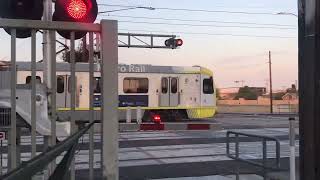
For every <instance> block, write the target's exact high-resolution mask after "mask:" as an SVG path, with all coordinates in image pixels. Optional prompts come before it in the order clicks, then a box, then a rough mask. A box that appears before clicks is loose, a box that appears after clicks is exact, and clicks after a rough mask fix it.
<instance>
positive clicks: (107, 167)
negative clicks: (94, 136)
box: [101, 20, 119, 180]
mask: <svg viewBox="0 0 320 180" xmlns="http://www.w3.org/2000/svg"><path fill="white" fill-rule="evenodd" d="M101 36H102V37H101V38H102V41H101V43H102V51H101V53H102V72H101V77H102V86H103V88H102V89H103V90H102V100H103V101H102V102H103V103H102V111H101V112H102V115H101V117H102V118H103V119H101V122H102V131H101V132H102V156H101V158H102V160H101V162H102V167H101V168H102V176H103V178H102V179H103V180H118V179H119V169H118V168H119V166H118V163H119V162H118V146H119V142H118V126H119V122H118V23H117V21H111V20H108V21H107V20H102V21H101Z"/></svg>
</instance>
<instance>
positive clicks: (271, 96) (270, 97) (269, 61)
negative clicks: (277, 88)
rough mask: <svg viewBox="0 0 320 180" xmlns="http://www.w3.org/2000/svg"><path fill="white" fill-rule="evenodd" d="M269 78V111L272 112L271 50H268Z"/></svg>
mask: <svg viewBox="0 0 320 180" xmlns="http://www.w3.org/2000/svg"><path fill="white" fill-rule="evenodd" d="M269 80H270V83H269V84H270V113H271V114H272V113H273V97H272V72H271V51H269Z"/></svg>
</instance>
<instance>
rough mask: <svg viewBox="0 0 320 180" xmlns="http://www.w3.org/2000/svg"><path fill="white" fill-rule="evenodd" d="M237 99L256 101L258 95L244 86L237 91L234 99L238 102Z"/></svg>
mask: <svg viewBox="0 0 320 180" xmlns="http://www.w3.org/2000/svg"><path fill="white" fill-rule="evenodd" d="M239 98H244V99H246V100H257V99H258V94H257V93H256V92H255V91H253V90H251V89H250V88H249V87H248V86H244V87H241V88H240V89H239V91H238V94H237V96H236V97H235V98H234V99H236V100H238V99H239Z"/></svg>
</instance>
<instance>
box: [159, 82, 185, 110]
mask: <svg viewBox="0 0 320 180" xmlns="http://www.w3.org/2000/svg"><path fill="white" fill-rule="evenodd" d="M178 84H179V79H178V78H177V77H163V78H162V79H161V91H160V98H159V101H160V102H159V104H160V106H163V107H165V106H167V107H168V106H178V105H179V98H180V97H179V92H178Z"/></svg>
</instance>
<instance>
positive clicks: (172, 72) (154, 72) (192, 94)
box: [17, 62, 217, 121]
mask: <svg viewBox="0 0 320 180" xmlns="http://www.w3.org/2000/svg"><path fill="white" fill-rule="evenodd" d="M43 67H44V65H43V63H37V73H36V74H37V77H36V78H37V80H38V82H43V73H42V71H43ZM56 68H57V73H56V74H57V94H56V97H57V108H58V111H68V110H70V99H71V93H70V90H71V83H70V64H69V63H63V62H61V63H57V64H56ZM94 69H95V72H94V106H95V107H96V108H97V109H98V107H99V106H100V105H101V89H102V88H101V82H100V67H99V65H98V64H95V65H94ZM30 70H31V63H30V62H17V83H18V84H29V83H30V82H31V71H30ZM88 70H89V64H87V63H77V64H76V110H77V111H81V112H84V111H88V109H89V71H88ZM118 72H119V80H118V89H119V90H118V94H119V118H120V119H125V115H126V112H125V110H127V109H128V108H130V109H136V108H138V107H139V109H140V108H141V110H142V114H143V116H142V117H143V118H142V119H143V120H144V121H149V120H151V118H152V115H153V114H157V115H160V116H161V119H163V120H180V119H201V118H209V117H213V116H214V114H215V113H216V109H217V107H216V90H215V87H214V77H213V73H212V71H210V70H209V69H207V68H204V67H200V66H193V67H178V66H154V65H143V64H142V65H137V64H133V65H127V64H119V66H118ZM133 118H134V116H133Z"/></svg>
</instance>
